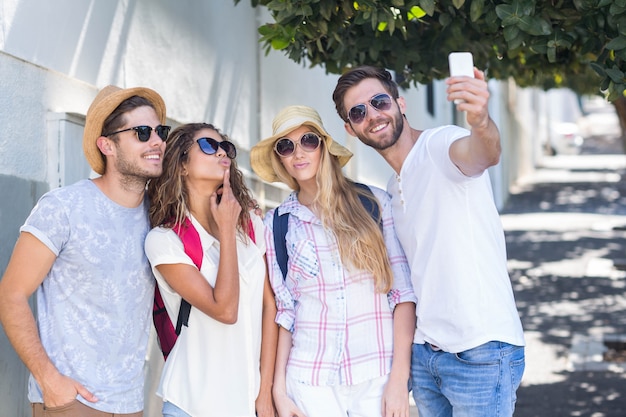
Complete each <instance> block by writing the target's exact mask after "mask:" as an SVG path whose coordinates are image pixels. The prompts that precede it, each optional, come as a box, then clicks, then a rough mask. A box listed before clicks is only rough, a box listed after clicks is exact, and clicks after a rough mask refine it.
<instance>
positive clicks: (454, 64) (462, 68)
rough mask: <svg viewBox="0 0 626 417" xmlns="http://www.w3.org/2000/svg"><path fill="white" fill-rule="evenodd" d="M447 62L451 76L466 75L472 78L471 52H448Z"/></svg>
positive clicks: (472, 61)
mask: <svg viewBox="0 0 626 417" xmlns="http://www.w3.org/2000/svg"><path fill="white" fill-rule="evenodd" d="M448 64H449V65H450V76H451V77H455V76H458V75H467V76H468V77H472V78H474V58H473V57H472V53H471V52H450V55H448Z"/></svg>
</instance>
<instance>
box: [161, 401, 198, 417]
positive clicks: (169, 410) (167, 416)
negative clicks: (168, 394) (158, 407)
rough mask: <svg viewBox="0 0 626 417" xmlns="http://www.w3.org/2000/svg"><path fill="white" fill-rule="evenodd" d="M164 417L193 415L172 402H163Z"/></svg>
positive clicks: (187, 416)
mask: <svg viewBox="0 0 626 417" xmlns="http://www.w3.org/2000/svg"><path fill="white" fill-rule="evenodd" d="M163 417H191V416H190V415H189V414H187V413H185V412H184V411H183V410H181V409H180V408H178V407H177V406H175V405H174V404H172V403H170V402H164V403H163Z"/></svg>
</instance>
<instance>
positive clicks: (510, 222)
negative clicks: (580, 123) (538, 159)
mask: <svg viewBox="0 0 626 417" xmlns="http://www.w3.org/2000/svg"><path fill="white" fill-rule="evenodd" d="M625 175H626V156H624V155H598V154H596V155H583V156H562V157H558V156H557V157H553V158H547V159H546V160H545V161H544V166H543V168H542V169H540V170H538V171H537V172H536V173H535V174H534V175H533V176H532V177H531V178H527V179H526V181H525V182H521V183H520V184H518V187H516V189H515V190H514V191H515V194H513V195H512V196H511V198H510V200H509V201H508V203H507V206H506V207H505V208H504V210H503V211H502V221H503V225H504V227H505V235H506V240H507V250H508V258H509V270H510V273H511V279H512V282H513V286H514V291H515V295H516V300H517V305H518V309H519V311H520V315H521V317H522V321H523V324H524V329H525V334H526V337H527V344H528V346H527V349H526V355H527V368H526V373H525V375H524V379H523V382H522V387H521V388H520V390H519V391H518V402H517V408H516V413H515V415H516V416H517V417H560V416H582V417H584V416H589V417H624V416H626V372H625V370H626V367H624V364H623V363H619V362H616V361H605V360H603V356H602V354H603V351H604V350H606V349H607V346H605V345H604V342H605V341H608V339H609V338H610V337H617V339H618V340H621V336H624V335H626V298H625V297H624V289H625V288H626V272H625V271H624V270H623V269H624V266H625V264H626V252H625V247H626V231H624V226H626V181H624V180H623V178H626V177H624V176H625ZM622 347H623V346H622Z"/></svg>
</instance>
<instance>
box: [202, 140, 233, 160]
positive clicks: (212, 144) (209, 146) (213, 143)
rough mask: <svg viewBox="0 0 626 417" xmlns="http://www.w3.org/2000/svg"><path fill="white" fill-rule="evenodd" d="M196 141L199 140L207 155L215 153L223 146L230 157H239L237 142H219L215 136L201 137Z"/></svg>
mask: <svg viewBox="0 0 626 417" xmlns="http://www.w3.org/2000/svg"><path fill="white" fill-rule="evenodd" d="M196 142H198V145H199V146H200V150H201V151H202V152H204V153H205V154H207V155H214V154H215V153H216V152H217V150H218V149H219V148H222V149H223V150H224V152H226V156H227V157H228V158H230V159H235V158H236V157H237V148H236V147H235V144H234V143H232V142H229V141H227V140H223V141H221V142H219V141H217V140H215V139H213V138H200V139H198V140H196Z"/></svg>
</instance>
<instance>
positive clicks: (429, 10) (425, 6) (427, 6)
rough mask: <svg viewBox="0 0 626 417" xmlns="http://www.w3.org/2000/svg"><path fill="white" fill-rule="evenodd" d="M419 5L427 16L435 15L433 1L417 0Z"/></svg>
mask: <svg viewBox="0 0 626 417" xmlns="http://www.w3.org/2000/svg"><path fill="white" fill-rule="evenodd" d="M419 4H420V7H421V8H422V10H424V11H425V12H426V14H427V15H428V16H432V15H434V14H435V0H419Z"/></svg>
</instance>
